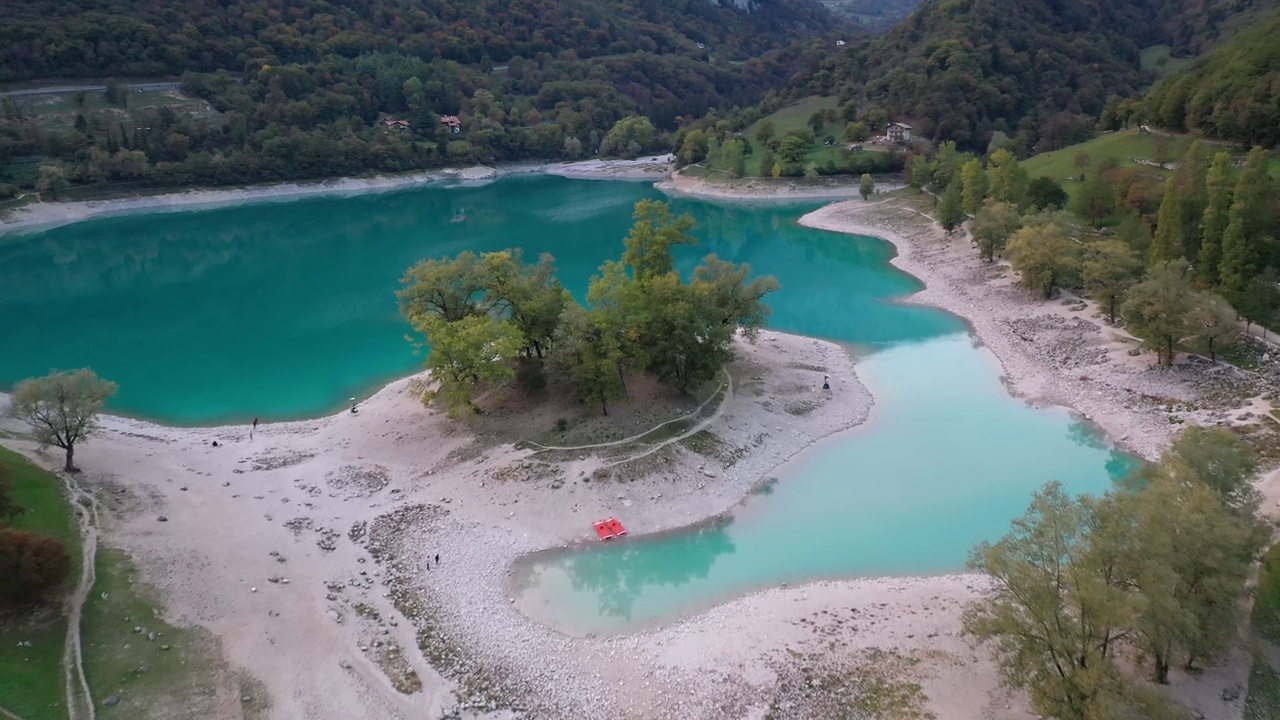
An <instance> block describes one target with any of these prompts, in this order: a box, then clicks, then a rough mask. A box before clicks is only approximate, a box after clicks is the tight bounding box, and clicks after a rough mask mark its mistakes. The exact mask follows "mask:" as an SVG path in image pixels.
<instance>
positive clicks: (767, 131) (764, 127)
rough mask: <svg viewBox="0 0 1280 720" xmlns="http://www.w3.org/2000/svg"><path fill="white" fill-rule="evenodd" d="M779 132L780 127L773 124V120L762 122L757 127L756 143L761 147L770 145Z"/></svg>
mask: <svg viewBox="0 0 1280 720" xmlns="http://www.w3.org/2000/svg"><path fill="white" fill-rule="evenodd" d="M777 132H778V127H777V126H776V125H774V124H773V121H772V120H761V121H760V124H759V125H757V126H756V142H758V143H760V144H761V145H768V144H769V143H770V142H771V141H772V140H773V138H774V136H775V135H776V134H777Z"/></svg>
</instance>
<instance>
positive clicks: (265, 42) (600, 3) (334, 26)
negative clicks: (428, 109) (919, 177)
mask: <svg viewBox="0 0 1280 720" xmlns="http://www.w3.org/2000/svg"><path fill="white" fill-rule="evenodd" d="M9 5H10V7H7V8H6V18H5V22H4V23H2V24H0V81H9V80H27V79H32V78H40V77H51V76H78V77H90V76H106V75H143V76H146V75H176V74H179V73H182V72H183V71H187V70H196V71H203V72H209V71H214V70H219V69H225V70H232V71H239V70H241V69H243V67H244V65H245V64H246V62H251V61H253V60H254V59H269V60H270V62H272V63H303V62H315V61H318V60H321V59H323V58H325V57H327V56H331V55H336V56H341V57H355V56H357V55H360V54H363V53H367V52H375V51H376V52H385V53H402V54H404V55H408V56H411V57H417V58H420V59H423V60H428V61H429V60H432V59H435V58H442V59H445V60H454V61H457V62H460V63H464V64H465V63H484V62H485V61H491V62H494V63H502V62H506V61H507V60H509V59H510V58H512V57H514V56H521V57H524V58H527V59H532V58H534V57H536V56H537V55H538V54H539V53H547V54H550V55H552V56H557V55H560V54H562V53H564V52H567V51H570V50H572V51H573V52H574V53H575V54H576V55H577V56H578V57H580V58H587V57H595V56H603V55H618V54H623V53H631V52H638V51H644V52H650V53H656V54H667V53H674V52H696V51H697V50H698V44H699V43H701V44H703V45H705V46H707V48H708V49H709V50H710V51H711V52H715V53H719V54H720V55H722V56H723V57H724V59H727V60H742V59H747V58H749V57H751V56H754V55H757V54H759V53H762V52H764V51H766V50H769V49H771V48H776V47H781V46H783V45H786V44H787V43H789V42H791V41H793V40H795V39H797V38H800V37H803V36H805V35H808V34H812V33H815V32H817V31H820V30H825V29H828V28H830V27H831V26H832V24H833V22H834V20H833V17H832V15H831V14H830V13H829V12H827V11H826V10H825V9H824V8H822V6H820V5H819V4H818V3H816V2H813V0H746V1H743V0H737V1H735V0H311V1H309V2H305V3H299V2H289V0H244V1H242V2H241V1H237V2H228V1H210V2H200V1H198V0H176V1H173V2H170V1H167V0H136V1H133V0H70V1H66V0H31V1H30V2H25V3H10V4H9Z"/></svg>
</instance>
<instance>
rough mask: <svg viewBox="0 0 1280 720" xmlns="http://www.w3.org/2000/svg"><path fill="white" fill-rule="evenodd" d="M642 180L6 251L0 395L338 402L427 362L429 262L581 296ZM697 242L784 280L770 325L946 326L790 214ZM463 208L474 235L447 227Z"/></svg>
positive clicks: (859, 330)
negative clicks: (28, 383) (97, 386)
mask: <svg viewBox="0 0 1280 720" xmlns="http://www.w3.org/2000/svg"><path fill="white" fill-rule="evenodd" d="M646 197H660V194H659V193H657V192H656V191H655V190H653V189H652V188H651V187H649V186H647V185H645V184H641V183H616V182H609V183H605V182H595V183H593V182H588V181H580V180H579V181H574V180H565V179H562V178H551V177H537V178H512V179H508V180H504V181H502V182H498V183H494V184H492V185H488V186H485V187H480V188H474V187H471V188H468V187H452V188H449V187H428V188H419V189H413V190H406V191H401V192H394V193H381V194H371V195H362V196H357V197H350V198H314V199H306V200H298V201H294V202H282V203H259V204H249V205H240V206H235V207H228V208H223V209H216V210H203V211H187V212H173V213H148V214H132V215H123V216H118V217H111V218H103V219H97V220H91V221H88V222H82V223H76V224H73V225H68V226H64V227H60V228H55V229H53V230H49V231H47V232H42V233H38V234H33V235H27V236H19V237H0V328H3V344H4V351H3V352H0V387H4V388H8V387H11V386H12V385H13V383H15V382H16V381H18V380H21V379H22V378H25V377H30V376H33V375H41V374H44V373H46V372H48V371H49V370H51V369H54V368H61V369H68V368H76V367H84V366H88V367H92V368H94V369H95V370H96V371H97V372H98V374H99V375H101V376H103V377H105V378H109V379H111V380H114V381H116V382H117V383H119V385H120V393H119V395H118V396H117V397H116V398H115V399H114V401H113V402H112V404H111V409H112V410H113V411H115V412H119V413H124V414H130V415H137V416H144V417H149V418H154V419H158V420H162V421H165V422H169V423H177V424H211V423H218V422H234V421H244V420H247V419H251V418H253V417H261V418H262V419H263V420H264V421H265V420H270V419H282V418H293V417H305V416H314V415H318V414H321V413H324V412H327V411H332V410H335V409H338V408H340V407H341V406H342V405H343V403H344V402H345V401H346V399H347V398H348V397H350V396H353V395H357V396H359V395H364V394H367V393H369V392H372V391H373V390H375V389H377V388H378V387H380V386H381V385H383V384H385V383H386V382H387V381H389V380H391V379H392V378H395V377H398V376H402V375H404V374H406V373H409V372H411V371H413V370H414V369H415V368H416V367H418V365H419V363H420V362H421V358H420V357H416V356H415V355H414V354H413V351H412V348H411V346H410V345H409V344H408V343H407V342H405V339H404V335H405V333H406V331H407V330H408V326H407V325H406V324H405V323H404V321H403V320H402V319H401V317H400V315H399V311H398V309H397V306H396V300H395V296H394V291H395V290H396V288H397V287H398V284H397V283H398V280H399V277H400V275H401V273H403V272H404V270H405V268H407V267H408V266H409V265H411V264H412V263H413V262H414V261H416V260H418V259H419V258H422V257H436V256H444V255H455V254H457V253H458V252H461V251H462V250H466V249H471V250H475V251H484V250H499V249H502V248H506V247H512V246H521V247H524V248H525V252H526V254H527V255H529V256H531V257H532V256H536V254H537V253H541V252H551V253H552V254H554V255H555V256H556V257H557V259H558V261H559V267H560V277H561V278H562V280H563V281H564V282H565V284H566V285H567V286H568V287H569V288H570V289H571V290H573V291H574V292H575V293H577V294H579V295H581V294H582V293H583V292H585V290H586V285H587V280H588V279H589V277H590V276H591V274H592V273H593V272H594V271H595V269H596V268H597V267H599V265H600V263H601V262H603V261H604V260H606V259H609V258H613V257H617V256H619V255H620V254H621V252H622V238H623V237H624V236H625V235H626V233H627V230H628V228H629V227H630V225H631V211H632V206H633V205H634V204H635V202H636V201H637V200H639V199H641V198H646ZM676 205H677V209H679V210H684V211H689V212H692V213H693V214H694V215H695V216H697V218H698V221H699V225H700V227H699V230H698V234H699V235H700V236H701V237H702V238H703V239H704V240H705V242H704V244H703V245H702V247H700V248H697V249H692V250H687V251H685V252H684V255H683V257H682V258H681V261H682V262H681V265H682V267H683V268H685V269H686V270H691V269H692V267H693V266H694V265H695V264H696V262H697V259H698V258H700V257H701V256H702V255H703V254H706V253H708V252H715V253H718V254H720V255H721V256H722V257H725V258H728V259H732V260H734V261H738V262H742V261H747V262H751V263H752V264H753V265H754V266H756V267H758V268H761V269H766V270H767V271H768V272H772V273H774V274H776V275H777V276H778V277H779V278H780V279H781V280H782V282H783V284H784V285H785V286H786V291H785V292H784V293H780V294H779V295H778V296H777V300H776V302H774V307H775V317H774V323H773V324H774V326H775V327H777V328H780V329H783V330H791V331H797V332H805V333H809V334H814V335H821V336H825V337H839V338H854V337H856V339H858V340H859V341H861V342H868V343H890V342H895V341H898V340H902V339H905V338H912V337H927V336H930V335H934V334H938V333H940V332H947V331H950V330H954V329H956V328H957V327H959V325H958V324H957V322H956V321H955V319H954V318H951V317H949V316H946V315H943V314H941V313H936V312H932V311H927V310H921V309H919V308H906V307H898V306H894V305H886V304H883V303H881V302H879V299H880V298H883V297H887V296H894V295H903V294H906V293H910V292H912V291H914V290H915V289H917V288H918V287H919V285H918V283H916V282H915V281H914V280H913V279H911V278H910V277H908V276H906V275H903V274H901V273H897V272H885V271H884V269H883V264H882V263H883V261H884V260H885V259H887V258H888V257H889V253H890V248H888V247H887V246H886V245H885V244H884V243H881V242H877V241H872V240H870V239H867V238H848V237H847V236H839V235H834V234H829V233H820V232H816V231H812V230H806V229H804V228H800V227H798V226H796V225H795V224H794V220H795V218H796V217H798V216H799V215H800V214H802V211H801V210H800V209H797V208H789V209H786V210H778V209H745V208H737V209H729V208H720V207H716V206H713V205H708V204H705V203H695V202H682V203H677V204H676ZM458 211H463V212H465V214H466V218H467V219H466V221H465V222H462V223H453V222H451V220H452V219H453V218H454V216H455V214H456V213H457V212H458Z"/></svg>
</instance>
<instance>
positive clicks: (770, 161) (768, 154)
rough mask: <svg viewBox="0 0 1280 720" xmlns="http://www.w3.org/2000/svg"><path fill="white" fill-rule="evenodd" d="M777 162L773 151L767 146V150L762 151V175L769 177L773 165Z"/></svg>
mask: <svg viewBox="0 0 1280 720" xmlns="http://www.w3.org/2000/svg"><path fill="white" fill-rule="evenodd" d="M777 164H778V161H777V160H774V158H773V151H772V150H770V149H768V148H765V151H764V152H762V153H760V176H761V177H768V176H770V175H772V174H773V166H774V165H777Z"/></svg>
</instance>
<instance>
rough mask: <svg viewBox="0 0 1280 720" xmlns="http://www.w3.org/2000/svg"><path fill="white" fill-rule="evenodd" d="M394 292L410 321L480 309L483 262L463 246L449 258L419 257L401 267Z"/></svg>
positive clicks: (458, 317)
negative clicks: (408, 264)
mask: <svg viewBox="0 0 1280 720" xmlns="http://www.w3.org/2000/svg"><path fill="white" fill-rule="evenodd" d="M400 284H401V285H402V286H403V287H401V289H400V290H399V291H398V292H397V293H396V296H397V297H398V298H399V299H400V311H401V313H402V314H403V315H404V316H405V318H406V319H407V320H408V321H409V322H410V323H413V324H416V323H418V322H419V321H420V320H421V319H423V318H425V317H426V316H427V315H437V316H439V317H441V318H443V319H444V320H446V321H448V322H456V321H458V320H461V319H463V318H465V317H468V316H471V315H476V314H478V313H481V312H484V309H482V308H481V307H480V304H479V302H478V300H477V298H478V297H479V293H480V291H481V290H483V289H484V266H483V263H482V262H481V260H480V258H479V257H477V256H476V254H475V253H473V252H471V251H470V250H467V251H465V252H462V253H460V254H459V255H458V256H457V257H455V258H453V259H451V260H450V259H446V258H436V259H431V260H420V261H418V262H417V263H416V264H415V265H414V266H413V267H411V268H409V269H408V270H406V271H405V274H404V277H402V278H401V279H400Z"/></svg>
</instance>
